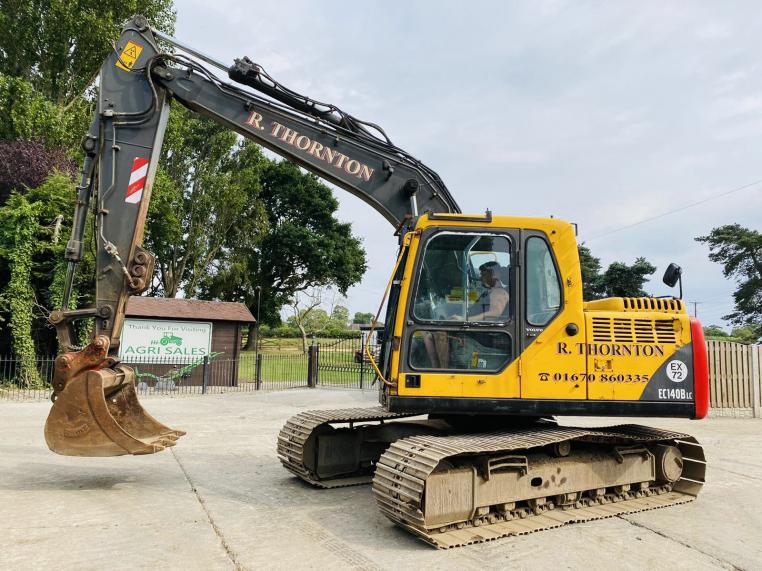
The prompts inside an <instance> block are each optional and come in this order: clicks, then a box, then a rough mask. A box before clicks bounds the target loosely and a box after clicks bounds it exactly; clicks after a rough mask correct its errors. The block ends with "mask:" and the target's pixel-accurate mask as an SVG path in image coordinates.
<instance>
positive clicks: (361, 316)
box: [352, 311, 375, 325]
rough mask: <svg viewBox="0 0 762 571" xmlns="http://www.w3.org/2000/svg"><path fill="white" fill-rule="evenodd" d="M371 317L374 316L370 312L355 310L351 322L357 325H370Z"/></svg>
mask: <svg viewBox="0 0 762 571" xmlns="http://www.w3.org/2000/svg"><path fill="white" fill-rule="evenodd" d="M373 317H375V316H374V315H373V314H372V313H363V312H361V311H357V312H355V315H354V317H353V318H352V323H357V324H359V325H370V324H371V323H373Z"/></svg>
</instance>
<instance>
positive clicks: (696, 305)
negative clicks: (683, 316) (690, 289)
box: [688, 301, 704, 317]
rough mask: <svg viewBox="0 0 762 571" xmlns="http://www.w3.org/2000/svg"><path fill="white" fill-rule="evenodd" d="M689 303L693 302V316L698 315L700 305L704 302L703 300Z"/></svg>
mask: <svg viewBox="0 0 762 571" xmlns="http://www.w3.org/2000/svg"><path fill="white" fill-rule="evenodd" d="M688 303H692V304H693V317H698V305H699V304H700V303H704V302H703V301H689V302H688Z"/></svg>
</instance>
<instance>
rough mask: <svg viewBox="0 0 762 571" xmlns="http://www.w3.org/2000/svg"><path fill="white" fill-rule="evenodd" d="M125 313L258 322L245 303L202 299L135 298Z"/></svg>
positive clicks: (171, 317)
mask: <svg viewBox="0 0 762 571" xmlns="http://www.w3.org/2000/svg"><path fill="white" fill-rule="evenodd" d="M125 313H126V315H127V317H146V318H170V319H206V320H209V321H236V322H238V323H254V322H255V321H256V319H254V316H253V315H252V314H251V312H250V311H249V309H248V308H247V307H246V306H245V305H244V304H243V303H237V302H229V301H202V300H200V299H175V298H167V297H139V296H133V297H131V298H129V299H128V300H127V309H126V311H125Z"/></svg>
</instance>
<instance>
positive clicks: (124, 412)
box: [45, 336, 185, 456]
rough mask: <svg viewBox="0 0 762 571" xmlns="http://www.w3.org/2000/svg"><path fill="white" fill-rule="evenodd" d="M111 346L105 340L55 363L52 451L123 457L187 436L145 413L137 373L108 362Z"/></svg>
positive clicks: (49, 428) (48, 433) (48, 427)
mask: <svg viewBox="0 0 762 571" xmlns="http://www.w3.org/2000/svg"><path fill="white" fill-rule="evenodd" d="M108 346H109V343H108V338H107V337H104V336H100V337H97V338H96V339H95V340H94V341H93V342H92V343H90V345H88V346H87V347H86V348H85V349H83V350H82V351H79V352H76V353H65V354H64V355H61V356H59V357H58V359H56V373H55V379H54V382H53V388H54V392H53V399H54V401H53V408H52V409H51V411H50V414H49V415H48V420H47V422H46V423H45V441H46V442H47V444H48V448H50V449H51V450H52V451H53V452H55V453H57V454H62V455H64V456H122V455H124V454H153V453H154V452H160V451H162V450H164V449H165V448H167V447H168V446H174V444H175V442H176V441H177V439H178V438H180V437H181V436H183V435H184V434H185V432H183V431H181V430H173V429H171V428H169V427H168V426H165V425H164V424H162V423H160V422H159V421H157V420H156V419H155V418H153V417H152V416H151V415H150V414H148V413H147V412H146V411H145V410H144V409H143V407H142V406H141V405H140V402H139V401H138V397H137V393H136V391H135V373H134V371H133V370H132V369H131V368H129V367H126V366H124V365H121V364H116V363H115V361H114V360H113V359H111V358H108V357H107V356H106V355H107V353H108Z"/></svg>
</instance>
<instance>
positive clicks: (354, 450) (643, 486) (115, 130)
mask: <svg viewBox="0 0 762 571" xmlns="http://www.w3.org/2000/svg"><path fill="white" fill-rule="evenodd" d="M159 40H160V41H162V42H164V43H163V44H162V45H170V46H173V52H172V53H170V52H167V51H162V49H160V47H159V43H158V41H159ZM223 74H226V75H227V77H224V75H223ZM170 101H172V102H173V103H179V104H181V105H184V106H185V107H187V108H189V109H191V110H193V111H195V112H197V113H200V114H202V115H204V116H207V117H210V118H212V119H213V120H215V121H218V122H220V123H222V124H224V125H226V126H227V127H229V128H230V129H232V130H234V131H236V132H237V133H239V134H240V135H242V136H244V137H247V138H250V139H252V140H254V141H256V142H257V143H259V144H261V145H262V146H264V147H266V148H268V149H270V150H272V151H274V152H276V153H278V154H280V155H281V156H283V157H285V158H287V159H289V160H291V161H294V162H295V163H297V164H299V165H300V166H302V167H303V168H305V169H307V170H308V171H311V172H313V173H315V174H317V175H319V176H321V177H322V178H324V179H326V180H328V181H330V182H332V183H334V184H335V185H337V186H339V187H340V188H343V189H345V190H347V191H349V192H351V193H352V194H354V195H355V196H358V197H359V198H361V199H362V200H364V201H365V202H366V203H367V204H368V205H370V206H371V207H372V208H374V209H375V210H376V211H378V212H379V213H380V214H381V215H382V216H383V217H384V218H385V219H386V220H387V221H389V222H390V223H391V224H392V226H393V227H394V228H395V231H396V235H397V236H398V237H399V252H398V255H397V260H396V264H395V267H394V271H393V273H392V276H391V279H390V281H389V284H388V287H387V290H386V295H385V301H386V315H385V320H384V321H385V325H384V328H383V330H381V331H379V334H380V335H381V336H382V338H383V344H382V349H381V351H380V354H374V355H372V354H370V352H368V353H367V354H366V358H367V359H368V361H369V362H371V363H372V364H373V367H374V368H375V370H376V377H377V380H378V384H379V401H380V406H378V407H374V408H367V409H347V410H321V411H309V412H303V413H301V414H298V415H296V416H295V417H293V418H291V419H289V420H288V421H287V422H286V424H285V425H284V427H283V429H282V430H281V432H280V434H279V436H278V442H277V454H278V456H279V458H280V460H281V462H282V464H283V465H284V467H285V468H286V469H288V470H289V471H291V472H292V473H293V474H295V475H296V476H298V477H299V478H301V479H303V480H305V481H307V482H310V483H311V484H313V485H315V486H316V487H322V488H330V487H336V486H347V485H355V484H364V483H372V487H373V493H374V496H375V498H376V500H377V503H378V506H379V508H380V509H381V511H382V513H384V514H385V515H386V516H387V517H388V518H389V519H391V520H392V521H394V522H395V523H397V524H398V525H400V526H402V527H404V528H405V529H408V530H409V531H411V532H412V533H414V534H416V535H417V536H419V537H421V538H422V539H424V540H425V541H427V542H428V543H430V544H431V545H434V546H436V547H453V546H458V545H464V544H470V543H475V542H480V541H485V540H490V539H495V538H498V537H503V536H507V535H513V534H523V533H528V532H532V531H537V530H541V529H547V528H552V527H557V526H561V525H565V524H568V523H573V522H579V521H588V520H591V519H597V518H602V517H609V516H612V515H617V514H623V513H631V512H636V511H642V510H649V509H655V508H661V507H665V506H669V505H673V504H680V503H684V502H687V501H690V500H692V499H693V498H694V497H695V496H696V495H697V494H698V492H699V490H700V488H701V486H702V484H703V482H704V475H705V470H706V466H705V459H704V454H703V450H702V448H701V446H700V445H699V444H698V442H697V441H696V439H695V438H693V437H692V436H690V435H688V434H683V433H676V432H671V431H667V430H660V429H657V428H651V427H647V426H640V425H631V424H628V425H619V426H611V427H605V428H571V427H564V426H560V425H558V424H557V423H556V422H555V420H554V416H556V415H575V416H590V417H600V416H607V417H673V418H674V417H676V418H695V419H699V418H703V417H704V416H705V415H706V414H707V410H708V402H709V388H708V387H709V383H708V367H707V355H706V346H705V343H704V339H703V333H702V328H701V326H700V324H699V322H698V321H697V320H695V319H693V318H690V317H689V316H688V315H687V314H686V311H685V306H684V303H683V302H682V300H681V299H680V297H682V291H681V295H680V296H679V297H663V298H652V297H642V298H610V299H603V300H597V301H592V302H584V301H583V298H582V291H583V286H582V278H581V273H580V261H579V255H578V249H577V242H576V238H575V228H574V226H573V225H572V224H570V223H568V222H564V221H561V220H557V219H552V218H523V217H514V216H497V215H493V214H492V213H491V212H489V211H487V212H486V213H485V214H479V215H468V214H462V213H460V209H459V208H458V205H457V203H456V202H455V200H454V199H453V197H452V195H451V194H450V192H449V191H448V189H447V187H446V186H445V184H444V183H443V182H442V180H441V179H440V178H439V176H438V175H437V174H436V173H435V172H434V171H433V170H431V169H430V168H429V167H427V166H426V165H424V164H423V163H421V161H419V160H418V159H416V158H415V157H413V156H412V155H410V154H409V153H407V152H405V151H404V150H402V149H400V148H399V147H397V146H396V145H394V144H393V143H392V141H391V140H390V139H389V137H388V136H387V135H386V134H385V133H384V131H383V130H382V129H381V128H380V127H378V126H377V125H374V124H372V123H368V122H365V121H361V120H359V119H357V118H356V117H353V116H351V115H349V114H347V113H345V112H344V111H342V110H341V109H339V108H338V107H336V106H334V105H330V104H327V103H322V102H319V101H316V100H314V99H311V98H309V97H306V96H304V95H301V94H299V93H296V92H295V91H293V90H290V89H288V88H286V87H285V86H283V85H281V84H280V83H278V82H277V81H276V80H274V79H273V78H272V77H271V76H270V75H268V74H267V72H266V71H265V70H264V69H263V68H262V67H261V66H259V65H257V64H255V63H254V62H252V61H251V60H249V59H248V58H243V59H239V60H236V61H235V62H234V64H233V65H232V66H227V65H224V64H222V63H220V62H218V61H216V60H215V59H213V58H211V57H209V56H207V55H205V54H203V53H201V52H199V51H198V50H196V49H194V48H193V47H191V46H188V45H185V44H183V43H181V42H180V41H178V40H177V39H175V38H173V37H170V36H167V35H165V34H163V33H161V32H159V31H157V30H154V29H152V28H151V27H150V25H149V23H148V22H147V21H146V19H145V18H143V17H140V16H136V17H134V18H133V19H132V20H130V21H129V22H128V23H127V24H126V26H125V28H124V30H123V32H122V34H121V36H120V39H119V41H118V42H117V44H116V45H115V48H114V50H113V51H112V52H111V53H110V54H109V56H108V57H107V58H106V60H105V61H104V63H103V65H102V68H101V70H100V89H99V94H98V101H97V110H96V113H95V116H94V117H93V121H92V124H91V127H90V130H89V133H88V134H87V136H86V137H85V139H84V142H83V148H84V150H85V155H86V158H85V161H84V167H83V171H82V178H81V184H80V185H79V186H78V196H77V206H76V213H75V218H74V224H73V230H72V237H71V239H70V240H69V242H68V245H67V249H66V259H67V260H68V271H67V279H66V289H65V295H64V302H63V307H62V308H61V310H59V311H55V312H53V314H52V315H51V320H52V321H53V323H54V324H55V326H56V329H57V334H58V337H59V342H60V344H61V346H62V347H63V348H64V349H65V350H66V351H67V352H65V353H63V354H62V355H61V356H60V357H59V358H58V359H57V361H56V372H55V379H54V384H53V401H54V404H53V407H52V409H51V412H50V415H49V417H48V421H47V424H46V427H45V437H46V440H47V443H48V446H49V447H50V449H51V450H53V451H54V452H57V453H59V454H66V455H76V456H115V455H122V454H150V453H154V452H158V451H161V450H163V449H165V448H166V447H168V446H172V445H174V444H175V443H176V441H177V440H178V438H180V437H181V436H182V435H183V434H184V433H183V432H182V431H179V430H174V429H171V428H169V427H167V426H165V425H163V424H161V423H160V422H158V421H157V420H155V419H154V418H152V417H151V416H150V415H149V414H148V413H147V412H145V411H144V410H143V408H142V407H141V405H140V403H139V402H138V399H137V396H136V392H135V373H134V371H133V370H132V369H131V368H130V367H128V366H126V365H124V364H122V363H120V362H119V361H118V359H117V358H116V354H117V348H118V345H119V338H120V334H121V330H122V324H123V320H124V308H125V304H126V302H127V298H128V297H129V296H131V295H138V294H140V293H141V292H143V291H144V290H145V289H146V287H147V286H148V284H149V282H150V280H151V277H152V275H153V266H154V258H153V256H152V255H151V254H150V253H149V252H147V251H146V250H144V249H143V248H142V247H141V245H140V244H141V241H142V236H143V227H144V222H145V219H146V213H147V211H148V204H149V201H150V199H151V187H152V184H153V179H154V175H155V172H156V166H157V162H158V159H159V155H160V150H161V145H162V137H163V134H164V130H165V127H166V123H167V116H168V113H169V105H170ZM88 214H90V215H91V216H93V218H94V227H95V238H96V242H97V248H96V249H97V252H96V293H95V305H94V307H91V308H84V309H69V307H68V305H69V299H70V295H71V288H72V282H73V277H74V272H75V268H76V265H77V263H78V262H79V261H81V259H82V254H83V240H84V238H83V237H84V230H85V223H86V219H87V217H88ZM680 273H681V272H680V268H679V267H678V266H676V265H674V264H672V265H670V267H669V268H668V269H667V272H666V273H665V277H664V280H665V283H667V284H668V285H670V286H674V285H676V284H677V283H678V282H680V280H681V277H680ZM680 283H681V282H680ZM681 289H682V287H681ZM382 305H383V304H382ZM378 317H380V316H377V318H378ZM84 318H93V319H94V321H95V331H94V338H93V341H92V342H91V343H90V344H89V345H88V346H87V347H85V348H84V349H80V350H77V348H76V347H74V344H73V342H72V341H73V339H74V336H73V328H72V326H73V323H74V322H75V321H76V320H78V319H84Z"/></svg>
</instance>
